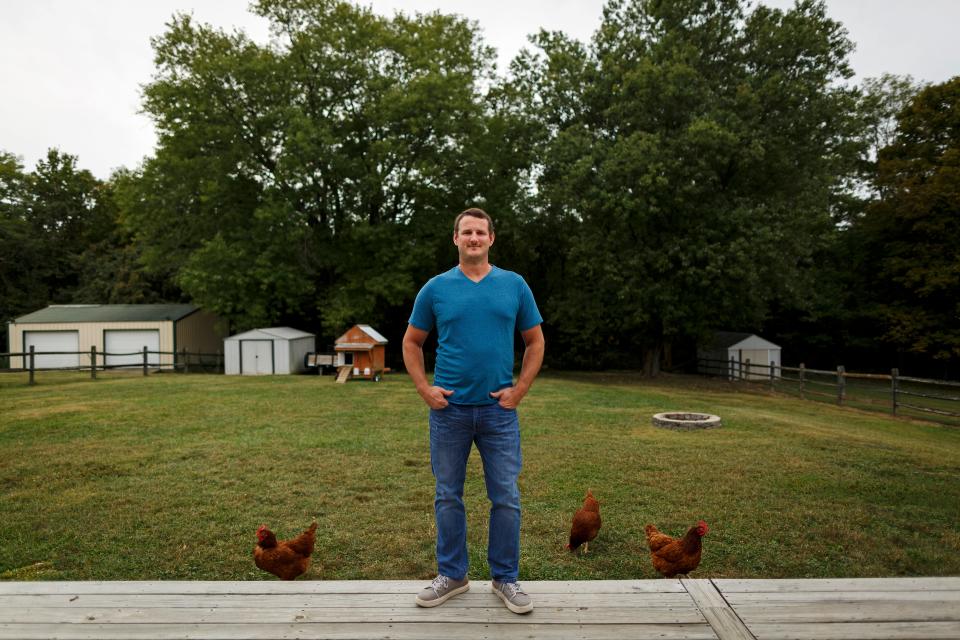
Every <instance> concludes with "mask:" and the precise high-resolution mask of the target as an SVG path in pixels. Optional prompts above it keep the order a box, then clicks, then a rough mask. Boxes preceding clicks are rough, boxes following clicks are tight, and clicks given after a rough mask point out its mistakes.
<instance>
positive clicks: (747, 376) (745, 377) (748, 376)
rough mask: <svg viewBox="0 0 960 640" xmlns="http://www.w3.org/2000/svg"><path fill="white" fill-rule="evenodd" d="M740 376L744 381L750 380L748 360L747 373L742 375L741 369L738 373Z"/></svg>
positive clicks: (748, 359)
mask: <svg viewBox="0 0 960 640" xmlns="http://www.w3.org/2000/svg"><path fill="white" fill-rule="evenodd" d="M740 374H741V376H742V378H743V379H744V380H749V379H750V358H747V372H746V374H744V373H743V370H742V369H741V371H740Z"/></svg>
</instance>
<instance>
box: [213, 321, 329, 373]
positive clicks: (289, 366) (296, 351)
mask: <svg viewBox="0 0 960 640" xmlns="http://www.w3.org/2000/svg"><path fill="white" fill-rule="evenodd" d="M315 342H316V340H315V338H314V335H313V334H312V333H307V332H305V331H300V330H299V329H291V328H290V327H270V328H267V329H253V330H251V331H246V332H244V333H238V334H237V335H235V336H230V337H229V338H226V339H224V341H223V363H224V364H223V372H224V373H226V374H227V375H253V376H257V375H271V374H289V373H302V372H304V371H306V366H305V363H304V359H305V358H306V355H307V354H308V353H310V352H311V351H314V350H315V346H314V343H315Z"/></svg>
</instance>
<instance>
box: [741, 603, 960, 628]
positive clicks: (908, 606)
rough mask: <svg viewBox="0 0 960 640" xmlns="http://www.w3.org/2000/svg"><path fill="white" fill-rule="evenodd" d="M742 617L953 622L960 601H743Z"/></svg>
mask: <svg viewBox="0 0 960 640" xmlns="http://www.w3.org/2000/svg"><path fill="white" fill-rule="evenodd" d="M737 613H738V614H739V615H740V617H741V619H743V620H745V621H746V620H749V621H750V622H751V623H753V624H758V623H759V624H769V623H776V622H784V623H798V622H898V621H900V622H904V621H924V622H934V621H939V622H949V621H960V610H958V607H957V606H956V603H947V602H939V601H936V600H931V601H929V602H928V601H917V600H906V601H904V600H892V601H889V602H875V601H874V602H870V601H861V602H857V601H851V602H842V603H824V602H818V603H815V604H810V603H783V602H778V603H777V605H776V606H774V607H771V606H770V605H769V604H762V605H740V606H738V607H737Z"/></svg>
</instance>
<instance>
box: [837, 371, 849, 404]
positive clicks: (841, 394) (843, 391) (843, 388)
mask: <svg viewBox="0 0 960 640" xmlns="http://www.w3.org/2000/svg"><path fill="white" fill-rule="evenodd" d="M844 373H845V370H844V368H843V365H842V364H841V365H837V404H839V405H842V404H843V401H844V400H845V399H846V398H847V376H846V375H844Z"/></svg>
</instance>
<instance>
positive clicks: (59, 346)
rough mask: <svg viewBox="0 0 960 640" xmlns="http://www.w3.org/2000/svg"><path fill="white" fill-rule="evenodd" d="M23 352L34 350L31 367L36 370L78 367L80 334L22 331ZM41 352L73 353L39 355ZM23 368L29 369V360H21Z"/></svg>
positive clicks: (71, 332) (74, 332)
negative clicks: (31, 348)
mask: <svg viewBox="0 0 960 640" xmlns="http://www.w3.org/2000/svg"><path fill="white" fill-rule="evenodd" d="M23 345H24V349H23V350H24V351H26V352H28V353H29V352H30V347H31V346H32V347H33V348H34V353H35V354H36V355H34V362H33V366H34V367H36V368H37V369H45V368H51V369H52V368H56V367H79V366H80V354H79V353H77V352H78V351H80V332H79V331H24V332H23ZM41 351H61V352H62V351H70V352H73V353H56V354H50V355H39V354H40V352H41ZM23 364H24V367H29V366H30V363H29V358H24V359H23Z"/></svg>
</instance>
